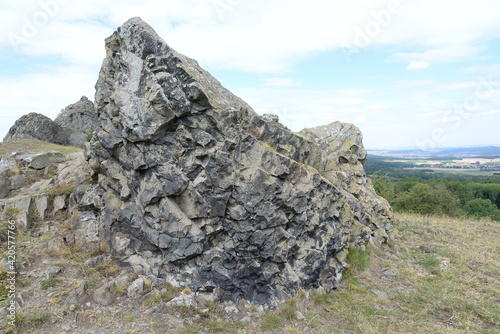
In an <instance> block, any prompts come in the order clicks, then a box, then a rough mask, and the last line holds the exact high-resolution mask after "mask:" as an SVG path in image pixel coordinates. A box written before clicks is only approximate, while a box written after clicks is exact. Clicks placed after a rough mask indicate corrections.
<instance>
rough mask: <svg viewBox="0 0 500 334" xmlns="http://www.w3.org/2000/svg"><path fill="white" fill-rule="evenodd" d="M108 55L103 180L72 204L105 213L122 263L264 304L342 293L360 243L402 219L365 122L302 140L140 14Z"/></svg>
mask: <svg viewBox="0 0 500 334" xmlns="http://www.w3.org/2000/svg"><path fill="white" fill-rule="evenodd" d="M106 52H107V55H106V59H105V60H104V62H103V66H102V68H101V72H100V75H99V79H98V82H97V84H96V88H97V92H96V107H97V115H98V117H99V126H98V128H97V131H96V133H95V134H94V137H93V141H92V142H91V144H90V145H89V146H88V147H87V148H86V150H85V156H86V159H87V160H88V162H89V165H90V166H91V167H92V169H93V174H94V175H93V179H94V180H98V182H99V185H98V186H97V187H96V188H94V190H90V192H92V193H91V194H89V195H88V196H86V195H85V194H84V192H83V190H82V189H83V188H79V187H77V188H76V189H77V191H76V194H75V196H74V197H75V198H76V200H77V201H78V203H79V204H80V205H81V206H80V208H81V209H82V210H89V212H96V211H97V212H98V214H99V219H100V220H99V221H100V222H101V224H100V225H99V226H100V228H101V232H102V234H101V235H102V236H104V237H105V238H106V240H107V241H108V242H109V244H110V246H111V247H112V249H113V251H114V253H113V255H114V256H116V257H117V259H118V260H119V261H120V262H123V263H125V264H128V265H130V266H131V267H132V268H133V269H134V270H135V271H136V272H137V273H139V274H145V275H148V274H152V275H154V276H156V277H167V278H168V280H169V281H176V282H179V284H180V285H182V286H185V287H189V288H190V289H191V290H192V291H193V292H195V293H196V292H206V291H214V294H215V295H217V296H218V299H219V300H221V301H226V300H232V301H236V300H239V299H246V300H249V301H251V302H253V303H256V304H265V303H272V302H273V301H274V300H277V299H280V300H281V299H285V298H287V297H288V296H289V295H292V294H294V293H295V292H296V291H297V290H298V289H301V288H303V289H313V288H318V287H322V288H323V289H325V290H330V289H332V288H335V287H336V286H337V285H338V284H339V281H340V279H341V276H342V271H343V269H344V268H345V266H346V263H345V256H346V254H347V249H348V247H349V246H350V245H351V244H357V245H363V244H365V243H367V242H368V241H371V242H372V243H380V242H385V241H386V240H387V238H388V234H387V232H388V230H389V229H390V227H391V226H392V225H391V220H392V213H391V210H390V207H389V205H388V204H387V202H386V201H385V200H383V199H382V198H380V197H378V196H377V195H376V193H375V191H374V190H373V186H372V185H371V183H370V181H369V180H368V178H366V175H365V173H364V169H363V163H364V161H365V158H366V151H365V150H364V148H363V146H362V139H361V138H362V137H361V133H360V132H359V130H358V129H357V128H356V127H354V126H353V125H350V124H344V123H333V124H331V125H329V126H326V127H322V128H316V129H309V130H307V131H305V132H303V133H302V134H300V135H299V134H295V133H293V132H291V131H290V130H289V129H287V128H286V127H284V126H282V125H281V124H279V122H278V120H277V118H275V117H273V116H266V117H261V116H258V115H257V114H256V113H255V112H254V111H253V110H252V109H251V108H250V107H249V106H248V105H247V104H246V103H245V102H243V101H242V100H241V99H239V98H238V97H236V96H234V95H233V94H232V93H231V92H229V91H228V90H226V89H225V88H224V87H222V86H221V84H220V83H219V82H218V81H217V80H216V79H214V78H213V77H212V76H211V75H210V74H209V73H207V72H206V71H204V70H203V69H201V68H200V67H199V66H198V64H197V63H196V61H194V60H192V59H190V58H188V57H186V56H183V55H181V54H179V53H177V52H176V51H175V50H173V49H172V48H170V46H168V45H167V44H166V43H165V42H164V41H163V40H162V39H161V38H160V37H159V36H158V35H157V34H156V32H154V30H153V29H152V28H151V27H149V26H148V25H147V24H146V23H144V22H143V21H142V20H141V19H139V18H134V19H131V20H129V21H128V22H126V23H125V24H124V25H123V26H122V27H121V28H119V29H118V30H117V31H116V32H115V33H114V34H113V35H112V36H111V37H109V38H108V39H107V40H106ZM82 187H83V185H82ZM96 198H100V200H96ZM96 203H99V205H97V204H96ZM75 233H76V232H75ZM195 293H193V295H195ZM189 296H191V295H189ZM189 296H186V295H182V296H181V297H178V300H175V301H173V303H182V304H186V303H187V302H189V300H191V299H192V300H193V301H194V299H193V298H192V297H189ZM183 299H186V300H183Z"/></svg>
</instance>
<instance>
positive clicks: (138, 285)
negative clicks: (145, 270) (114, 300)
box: [127, 278, 144, 298]
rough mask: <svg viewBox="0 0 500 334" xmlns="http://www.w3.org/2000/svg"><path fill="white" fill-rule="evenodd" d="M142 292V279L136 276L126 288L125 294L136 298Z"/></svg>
mask: <svg viewBox="0 0 500 334" xmlns="http://www.w3.org/2000/svg"><path fill="white" fill-rule="evenodd" d="M143 292H144V279H143V278H138V279H136V280H135V281H133V282H132V284H130V285H129V286H128V288H127V296H129V297H132V298H137V297H139V296H141V295H142V294H143Z"/></svg>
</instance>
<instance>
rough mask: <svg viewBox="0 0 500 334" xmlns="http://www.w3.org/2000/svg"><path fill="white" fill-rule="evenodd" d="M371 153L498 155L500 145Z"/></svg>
mask: <svg viewBox="0 0 500 334" xmlns="http://www.w3.org/2000/svg"><path fill="white" fill-rule="evenodd" d="M368 153H369V154H371V155H379V156H385V157H398V158H404V157H410V158H415V157H425V158H432V157H455V158H463V157H500V146H482V147H443V148H436V149H430V150H420V149H405V150H368Z"/></svg>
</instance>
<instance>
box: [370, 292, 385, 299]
mask: <svg viewBox="0 0 500 334" xmlns="http://www.w3.org/2000/svg"><path fill="white" fill-rule="evenodd" d="M370 291H371V293H373V294H374V295H376V296H377V297H379V298H380V299H384V300H389V295H388V294H387V292H385V291H382V290H379V289H371V290H370Z"/></svg>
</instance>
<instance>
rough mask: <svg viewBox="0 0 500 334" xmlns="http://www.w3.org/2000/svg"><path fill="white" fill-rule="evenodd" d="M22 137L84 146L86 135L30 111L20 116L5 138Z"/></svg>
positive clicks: (15, 138) (9, 139)
mask: <svg viewBox="0 0 500 334" xmlns="http://www.w3.org/2000/svg"><path fill="white" fill-rule="evenodd" d="M20 139H38V140H41V141H46V142H49V143H54V144H59V145H76V146H83V144H84V143H85V140H86V136H85V134H83V133H76V132H75V131H73V130H71V129H68V128H64V127H62V126H60V125H59V124H56V123H55V122H54V121H53V120H51V119H50V118H48V117H47V116H44V115H42V114H38V113H30V114H27V115H24V116H22V117H21V118H19V119H18V120H17V121H16V123H15V124H14V125H13V126H12V127H11V128H10V129H9V132H8V133H7V135H6V136H5V138H4V139H3V140H4V141H12V140H20Z"/></svg>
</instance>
